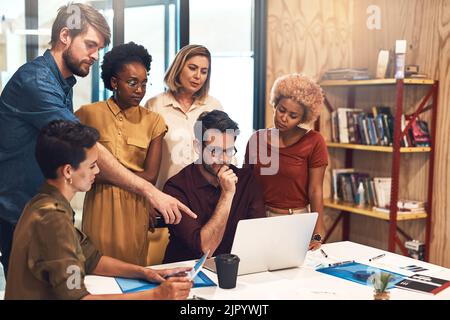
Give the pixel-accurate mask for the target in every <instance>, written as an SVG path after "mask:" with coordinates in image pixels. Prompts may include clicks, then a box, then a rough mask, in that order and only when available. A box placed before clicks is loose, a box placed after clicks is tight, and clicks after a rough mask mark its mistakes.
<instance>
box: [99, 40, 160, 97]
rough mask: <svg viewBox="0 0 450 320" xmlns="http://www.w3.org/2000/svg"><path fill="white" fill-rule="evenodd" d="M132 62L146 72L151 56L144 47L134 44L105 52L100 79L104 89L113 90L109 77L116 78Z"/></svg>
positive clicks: (122, 45) (127, 44)
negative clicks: (140, 65)
mask: <svg viewBox="0 0 450 320" xmlns="http://www.w3.org/2000/svg"><path fill="white" fill-rule="evenodd" d="M132 62H138V63H141V64H142V65H143V66H144V67H145V70H147V72H148V71H150V64H151V63H152V56H151V55H150V54H149V53H148V51H147V49H145V47H144V46H141V45H138V44H136V43H134V42H129V43H126V44H121V45H118V46H116V47H114V48H112V50H111V51H109V52H107V53H106V54H105V57H104V58H103V63H102V79H103V83H104V84H105V88H107V89H109V90H113V89H112V87H111V77H113V76H117V73H118V72H120V70H122V68H123V66H124V65H126V64H128V63H132Z"/></svg>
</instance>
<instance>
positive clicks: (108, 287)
mask: <svg viewBox="0 0 450 320" xmlns="http://www.w3.org/2000/svg"><path fill="white" fill-rule="evenodd" d="M322 248H323V250H325V251H326V253H327V254H328V255H329V258H328V259H325V258H324V257H323V256H322V254H321V253H320V252H318V251H315V252H308V255H307V260H306V261H305V264H304V266H303V267H301V268H294V269H286V270H279V271H273V272H262V273H256V274H250V275H245V276H240V277H238V280H237V286H236V288H234V289H228V290H224V289H220V288H219V287H218V286H217V287H206V288H194V289H192V291H191V295H193V294H195V295H197V296H200V297H203V298H206V299H219V300H235V299H245V300H278V299H281V300H302V299H313V300H324V299H338V300H339V299H340V300H364V299H370V300H371V299H373V288H371V287H369V286H364V285H360V284H358V283H354V282H351V281H348V280H344V279H340V278H337V277H334V276H330V275H326V274H323V273H320V272H317V271H315V269H314V267H313V265H316V264H318V263H320V262H333V260H334V261H345V260H355V261H357V262H360V263H364V264H367V265H372V266H376V267H379V268H382V269H385V270H390V271H394V272H397V273H401V274H407V275H412V274H413V273H412V272H411V273H410V274H408V271H406V270H403V269H399V268H398V267H400V266H407V265H417V266H422V267H424V268H427V269H429V270H427V271H423V272H420V273H421V274H425V275H429V276H435V277H437V278H443V279H450V269H447V268H443V267H439V266H437V265H433V264H429V263H425V262H422V261H418V260H415V259H411V258H407V257H404V256H401V255H397V254H393V253H390V252H387V251H383V250H379V249H375V248H372V247H368V246H364V245H360V244H357V243H353V242H348V241H346V242H336V243H330V244H325V245H323V246H322ZM381 253H386V256H385V257H383V258H381V259H378V260H375V261H373V262H369V261H368V259H369V258H371V257H374V256H377V255H379V254H381ZM193 265H194V262H193V261H186V262H180V263H173V264H166V265H161V266H155V268H163V267H174V266H193ZM203 271H204V272H205V273H206V274H207V275H208V276H209V277H210V278H211V279H212V280H213V281H215V282H216V283H217V275H216V274H215V273H213V272H210V271H208V270H205V269H204V270H203ZM86 286H87V289H88V291H89V292H91V293H92V294H101V293H102V294H104V293H121V290H120V288H119V286H118V285H117V283H116V281H115V280H114V279H113V278H108V277H98V276H87V277H86ZM397 299H401V300H414V299H450V288H447V289H445V290H444V291H442V292H440V293H438V294H437V295H431V294H421V293H416V292H412V291H408V290H402V289H397V288H395V289H392V290H391V300H397Z"/></svg>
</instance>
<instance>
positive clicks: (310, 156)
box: [245, 74, 328, 250]
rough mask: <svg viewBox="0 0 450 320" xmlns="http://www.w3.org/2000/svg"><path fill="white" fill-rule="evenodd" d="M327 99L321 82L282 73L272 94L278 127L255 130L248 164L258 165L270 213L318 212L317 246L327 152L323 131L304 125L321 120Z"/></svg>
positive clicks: (256, 169)
mask: <svg viewBox="0 0 450 320" xmlns="http://www.w3.org/2000/svg"><path fill="white" fill-rule="evenodd" d="M323 99H324V98H323V93H322V89H321V88H320V86H319V85H318V84H316V83H315V82H314V81H313V80H311V79H310V78H308V77H306V76H304V75H301V74H289V75H285V76H282V77H280V78H278V79H277V80H276V81H275V83H274V84H273V87H272V91H271V95H270V103H271V104H272V106H273V108H274V117H273V122H274V127H273V128H268V129H263V130H259V131H257V132H255V133H254V134H253V136H252V137H251V138H250V140H249V143H248V145H247V150H246V155H245V166H250V167H252V168H253V172H254V174H255V176H256V177H257V179H258V180H259V182H260V184H261V186H262V188H263V191H264V200H265V204H266V211H267V216H269V217H273V216H281V215H286V214H296V213H305V212H309V211H311V212H318V214H319V218H318V220H317V223H316V226H315V228H314V236H313V239H312V240H311V245H310V249H313V250H315V249H318V248H319V247H320V245H321V241H322V238H323V235H324V224H323V179H324V175H325V169H326V167H327V165H328V152H327V147H326V144H325V140H324V139H323V137H322V135H321V134H320V133H319V132H317V131H314V130H311V129H305V128H303V127H302V125H305V124H311V123H312V122H314V121H315V120H317V118H318V117H319V115H320V111H321V109H322V106H323ZM308 207H309V208H308Z"/></svg>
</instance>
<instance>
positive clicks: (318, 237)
mask: <svg viewBox="0 0 450 320" xmlns="http://www.w3.org/2000/svg"><path fill="white" fill-rule="evenodd" d="M312 239H313V240H315V241H318V242H320V243H322V236H321V235H320V233H315V234H313V236H312Z"/></svg>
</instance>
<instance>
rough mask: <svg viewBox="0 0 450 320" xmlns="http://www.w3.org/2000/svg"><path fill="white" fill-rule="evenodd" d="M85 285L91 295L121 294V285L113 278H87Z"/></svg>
mask: <svg viewBox="0 0 450 320" xmlns="http://www.w3.org/2000/svg"><path fill="white" fill-rule="evenodd" d="M84 284H85V286H86V289H87V291H88V292H89V293H90V294H116V293H117V294H121V293H122V290H120V287H119V285H118V284H117V282H116V280H115V279H114V278H113V277H102V276H86V277H85V278H84Z"/></svg>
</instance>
